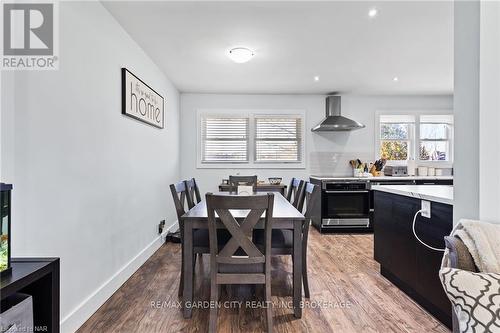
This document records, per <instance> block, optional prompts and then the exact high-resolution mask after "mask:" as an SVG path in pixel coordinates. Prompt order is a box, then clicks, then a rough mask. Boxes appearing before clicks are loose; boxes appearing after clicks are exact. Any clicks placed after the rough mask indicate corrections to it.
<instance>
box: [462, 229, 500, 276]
mask: <svg viewBox="0 0 500 333" xmlns="http://www.w3.org/2000/svg"><path fill="white" fill-rule="evenodd" d="M452 235H455V236H458V237H459V238H460V239H461V240H462V242H464V244H465V246H467V248H468V250H469V252H470V254H471V256H472V258H473V259H474V263H475V264H476V266H477V268H478V269H479V272H484V273H496V274H500V224H494V223H487V222H482V221H474V220H460V222H459V223H458V225H457V226H456V227H455V228H454V230H453V231H452Z"/></svg>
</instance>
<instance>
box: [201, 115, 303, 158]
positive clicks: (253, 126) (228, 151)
mask: <svg viewBox="0 0 500 333" xmlns="http://www.w3.org/2000/svg"><path fill="white" fill-rule="evenodd" d="M198 119H199V123H198V124H199V128H198V138H199V140H198V161H197V167H198V168H234V167H235V164H238V166H237V167H238V168H304V167H305V162H304V160H303V156H304V147H305V144H304V119H305V111H303V110H293V111H292V112H289V111H285V110H198Z"/></svg>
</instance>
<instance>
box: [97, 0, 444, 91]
mask: <svg viewBox="0 0 500 333" xmlns="http://www.w3.org/2000/svg"><path fill="white" fill-rule="evenodd" d="M104 5H105V7H106V8H107V9H108V10H109V11H110V12H111V14H112V15H113V16H114V17H115V18H116V19H117V20H118V21H119V23H120V24H121V25H122V26H123V27H124V28H125V30H126V31H127V32H128V33H129V34H130V35H131V36H132V38H134V39H135V40H136V41H137V43H138V44H139V45H140V46H141V47H142V48H143V49H144V51H145V52H146V53H147V54H148V55H149V56H150V57H151V58H152V59H153V60H154V61H155V62H156V63H157V64H158V65H159V66H160V68H161V69H163V71H164V72H165V74H166V75H167V76H168V77H169V78H170V79H171V80H172V82H173V83H174V84H175V85H176V86H177V88H178V89H179V90H180V91H181V92H204V93H321V94H322V93H327V92H331V91H339V92H342V93H384V94H440V93H451V92H452V91H453V3H452V2H451V1H443V2H429V1H420V2H410V1H399V2H384V1H381V2H352V1H351V2H347V1H346V2H338V1H337V2H307V1H303V2H283V1H280V2H262V1H260V2H207V1H203V2H163V1H153V2H144V1H140V2H139V1H124V2H122V1H113V2H104ZM372 7H376V8H377V9H378V10H379V15H378V16H377V17H376V18H374V19H371V18H369V17H368V10H369V9H370V8H372ZM234 46H247V47H250V48H252V49H254V50H255V51H256V56H255V57H254V58H253V59H252V60H251V61H250V62H248V63H245V64H235V63H233V62H232V61H231V60H230V59H229V58H227V56H226V51H227V50H228V49H229V48H231V47H234ZM316 75H318V76H319V77H320V80H319V81H318V82H315V81H314V80H313V77H314V76H316ZM395 76H397V77H398V78H399V81H398V82H394V81H393V77H395Z"/></svg>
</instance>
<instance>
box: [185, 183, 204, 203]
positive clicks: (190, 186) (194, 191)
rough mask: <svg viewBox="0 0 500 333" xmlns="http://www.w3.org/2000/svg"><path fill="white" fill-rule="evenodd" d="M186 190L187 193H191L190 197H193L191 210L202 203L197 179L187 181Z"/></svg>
mask: <svg viewBox="0 0 500 333" xmlns="http://www.w3.org/2000/svg"><path fill="white" fill-rule="evenodd" d="M186 188H187V191H188V192H189V196H190V197H191V206H189V209H191V208H193V207H194V206H195V205H196V204H197V203H199V202H200V201H201V196H200V189H199V188H198V184H197V183H196V179H194V178H191V179H188V180H186ZM188 203H189V202H188Z"/></svg>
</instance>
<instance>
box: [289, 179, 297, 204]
mask: <svg viewBox="0 0 500 333" xmlns="http://www.w3.org/2000/svg"><path fill="white" fill-rule="evenodd" d="M299 185H300V179H298V178H295V177H293V178H292V180H291V181H290V186H289V187H288V192H287V194H286V200H288V202H292V200H293V199H292V197H293V198H295V196H296V193H297V190H298V189H299Z"/></svg>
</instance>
